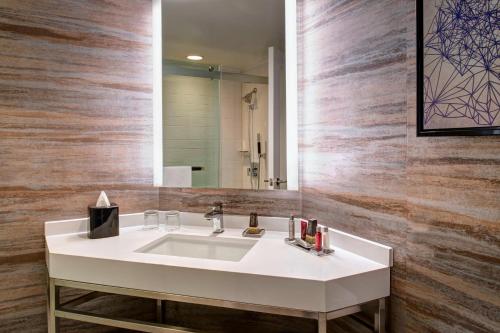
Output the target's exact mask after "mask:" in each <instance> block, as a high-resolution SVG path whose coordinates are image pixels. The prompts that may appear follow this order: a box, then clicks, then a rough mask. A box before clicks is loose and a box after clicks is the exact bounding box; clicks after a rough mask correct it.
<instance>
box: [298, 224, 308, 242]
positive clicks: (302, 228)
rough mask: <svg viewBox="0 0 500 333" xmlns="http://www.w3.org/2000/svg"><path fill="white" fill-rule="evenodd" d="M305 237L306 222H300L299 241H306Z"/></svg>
mask: <svg viewBox="0 0 500 333" xmlns="http://www.w3.org/2000/svg"><path fill="white" fill-rule="evenodd" d="M306 235H307V220H304V219H302V220H300V239H302V240H304V241H305V240H306Z"/></svg>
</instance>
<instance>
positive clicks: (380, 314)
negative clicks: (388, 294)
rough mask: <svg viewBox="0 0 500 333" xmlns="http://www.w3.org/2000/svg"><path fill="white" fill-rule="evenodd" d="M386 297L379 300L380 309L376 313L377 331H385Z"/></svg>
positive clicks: (379, 332) (380, 332)
mask: <svg viewBox="0 0 500 333" xmlns="http://www.w3.org/2000/svg"><path fill="white" fill-rule="evenodd" d="M385 316H386V311H385V298H381V299H379V300H378V311H377V313H375V332H377V333H385Z"/></svg>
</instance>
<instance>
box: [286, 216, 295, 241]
mask: <svg viewBox="0 0 500 333" xmlns="http://www.w3.org/2000/svg"><path fill="white" fill-rule="evenodd" d="M294 239H295V216H293V214H290V219H289V220H288V240H289V241H292V240H294Z"/></svg>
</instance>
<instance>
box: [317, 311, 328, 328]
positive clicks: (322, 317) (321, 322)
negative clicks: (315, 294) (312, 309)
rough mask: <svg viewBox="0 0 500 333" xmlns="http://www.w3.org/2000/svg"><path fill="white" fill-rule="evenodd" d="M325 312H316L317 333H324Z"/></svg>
mask: <svg viewBox="0 0 500 333" xmlns="http://www.w3.org/2000/svg"><path fill="white" fill-rule="evenodd" d="M327 321H328V320H327V319H326V312H318V333H326V323H327Z"/></svg>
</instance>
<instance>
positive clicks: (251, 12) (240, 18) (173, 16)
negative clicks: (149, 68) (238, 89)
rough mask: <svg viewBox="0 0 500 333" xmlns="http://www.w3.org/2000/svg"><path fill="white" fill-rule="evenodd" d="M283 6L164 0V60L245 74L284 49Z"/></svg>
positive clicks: (250, 0) (279, 0) (258, 0)
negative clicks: (195, 59) (195, 58)
mask: <svg viewBox="0 0 500 333" xmlns="http://www.w3.org/2000/svg"><path fill="white" fill-rule="evenodd" d="M284 38H285V4H284V0H163V52H164V53H163V57H164V58H166V59H169V60H182V61H186V56H187V55H188V54H199V55H202V56H203V57H204V59H203V60H202V61H200V63H206V64H217V65H219V64H220V65H222V66H223V68H226V69H235V70H240V71H242V72H245V71H247V70H251V69H253V68H255V67H257V66H258V65H262V64H263V63H265V62H267V48H268V47H269V46H277V47H278V48H280V49H283V48H284Z"/></svg>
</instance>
